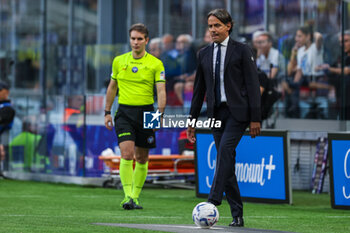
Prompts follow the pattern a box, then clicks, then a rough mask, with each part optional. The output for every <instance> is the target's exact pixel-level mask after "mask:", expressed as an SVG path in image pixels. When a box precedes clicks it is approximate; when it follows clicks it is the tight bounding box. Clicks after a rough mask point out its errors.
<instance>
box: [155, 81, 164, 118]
mask: <svg viewBox="0 0 350 233" xmlns="http://www.w3.org/2000/svg"><path fill="white" fill-rule="evenodd" d="M156 87H157V100H158V109H159V111H160V112H161V113H164V110H165V105H166V92H165V82H157V83H156Z"/></svg>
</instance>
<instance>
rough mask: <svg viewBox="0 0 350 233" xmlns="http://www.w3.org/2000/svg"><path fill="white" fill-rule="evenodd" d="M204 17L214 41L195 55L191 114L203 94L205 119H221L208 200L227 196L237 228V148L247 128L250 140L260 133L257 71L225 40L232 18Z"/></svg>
mask: <svg viewBox="0 0 350 233" xmlns="http://www.w3.org/2000/svg"><path fill="white" fill-rule="evenodd" d="M207 19H208V27H209V31H210V35H211V37H212V39H213V41H214V43H213V44H211V45H208V46H207V47H205V48H203V49H202V50H201V51H200V52H199V54H198V66H197V72H196V79H195V83H194V88H193V98H192V103H191V110H190V115H191V117H192V119H197V118H198V116H199V113H200V110H201V108H202V104H203V100H204V97H205V95H206V100H207V108H208V109H207V114H208V117H209V118H215V120H221V127H220V128H212V131H213V136H214V140H215V145H216V149H217V152H218V153H217V160H216V170H215V175H214V179H213V183H212V187H211V190H210V194H209V198H208V202H211V203H213V204H214V205H220V204H221V201H222V197H223V193H224V192H225V194H226V197H227V201H228V203H229V205H230V208H231V214H232V217H233V221H232V222H231V223H230V226H233V227H241V226H244V222H243V204H242V200H241V196H240V192H239V188H238V184H237V179H236V175H235V157H236V151H235V149H236V146H237V145H238V143H239V141H240V140H241V138H242V136H243V133H244V131H245V130H246V128H247V127H248V126H249V129H250V130H249V131H250V135H251V137H255V136H257V135H259V134H260V121H261V110H260V90H259V80H258V73H257V68H256V65H255V61H254V58H253V55H252V52H251V50H250V48H249V47H248V46H247V45H245V44H242V43H239V42H237V41H234V40H232V39H231V38H230V37H229V34H230V33H231V31H232V27H233V21H232V18H231V16H230V14H229V13H228V12H227V11H226V10H225V9H215V10H212V11H211V12H209V14H208V16H207ZM187 137H188V139H189V140H190V142H192V143H194V142H195V140H196V139H195V128H194V127H188V129H187Z"/></svg>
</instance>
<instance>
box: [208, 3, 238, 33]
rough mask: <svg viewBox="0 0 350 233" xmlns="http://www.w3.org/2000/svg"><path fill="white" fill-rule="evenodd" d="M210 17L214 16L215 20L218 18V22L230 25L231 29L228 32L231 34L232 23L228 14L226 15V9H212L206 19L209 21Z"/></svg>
mask: <svg viewBox="0 0 350 233" xmlns="http://www.w3.org/2000/svg"><path fill="white" fill-rule="evenodd" d="M210 16H215V17H216V18H218V20H220V21H221V22H223V23H224V24H227V23H231V28H230V30H229V32H228V33H229V34H231V32H232V29H233V25H234V22H233V20H232V17H231V15H230V13H228V11H227V10H226V9H214V10H212V11H210V12H209V13H208V15H207V19H209V17H210Z"/></svg>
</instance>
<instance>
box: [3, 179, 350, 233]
mask: <svg viewBox="0 0 350 233" xmlns="http://www.w3.org/2000/svg"><path fill="white" fill-rule="evenodd" d="M122 197H123V192H122V190H116V189H103V188H93V187H81V186H76V185H63V184H49V183H39V182H29V181H14V180H4V179H2V180H0V232H6V233H7V232H23V233H25V232H84V233H86V232H135V233H137V232H152V231H147V230H137V229H128V228H116V227H112V226H98V225H93V224H92V223H143V224H146V223H150V224H152V223H153V224H193V222H192V217H191V214H192V209H193V207H194V206H195V205H196V204H197V203H199V202H202V201H205V199H201V198H196V197H195V191H193V190H182V189H158V188H157V189H155V188H145V189H144V190H143V192H142V194H141V197H140V200H141V204H142V205H143V207H144V209H143V210H129V211H126V210H123V209H122V208H120V207H119V202H120V201H121V200H122ZM293 202H294V204H293V205H280V204H272V205H271V204H253V203H245V205H244V211H245V212H244V217H245V226H246V227H249V228H258V229H271V230H282V231H292V232H317V233H320V232H327V233H328V232H341V233H343V232H350V211H347V210H334V209H332V208H331V206H330V196H329V195H328V194H321V195H313V194H311V193H309V192H293ZM218 209H219V212H220V220H219V223H218V225H228V224H229V223H230V222H231V217H230V211H229V206H228V204H227V203H226V201H224V204H223V205H221V206H219V207H218ZM157 232H158V231H157Z"/></svg>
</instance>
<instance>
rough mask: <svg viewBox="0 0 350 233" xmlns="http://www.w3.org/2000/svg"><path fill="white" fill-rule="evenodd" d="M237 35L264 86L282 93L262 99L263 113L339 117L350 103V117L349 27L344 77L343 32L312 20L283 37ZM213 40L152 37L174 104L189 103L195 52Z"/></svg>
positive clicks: (348, 111) (151, 47) (151, 45)
mask: <svg viewBox="0 0 350 233" xmlns="http://www.w3.org/2000/svg"><path fill="white" fill-rule="evenodd" d="M238 40H239V41H241V42H244V43H248V44H250V45H251V48H252V50H253V51H254V52H255V54H256V60H255V61H256V64H257V67H258V69H259V79H260V83H261V91H262V94H263V93H264V90H265V91H267V93H266V95H268V94H269V93H270V94H271V92H276V93H277V94H275V95H274V98H269V97H266V98H262V100H263V103H262V105H263V106H264V105H265V106H268V111H269V112H268V113H266V114H267V115H266V116H265V117H263V118H265V119H266V118H268V117H271V116H274V115H276V114H283V115H284V116H285V117H288V118H311V119H340V115H339V114H340V108H341V107H342V106H346V111H345V117H346V119H350V106H349V103H348V102H347V101H348V100H350V95H349V92H344V91H343V90H349V88H350V85H349V83H350V81H349V77H348V76H349V75H350V30H348V31H345V35H344V45H345V46H344V54H345V56H344V64H345V66H344V67H345V68H344V77H345V80H344V81H343V80H342V78H341V77H342V75H341V74H342V69H341V64H342V60H341V43H342V37H341V34H340V33H339V34H332V35H326V34H321V33H320V32H317V31H315V30H314V29H313V26H312V24H310V25H306V26H302V27H300V28H299V29H298V30H297V31H296V32H292V33H291V34H290V35H286V36H283V37H281V38H277V37H276V36H274V35H273V34H272V33H270V32H268V31H263V30H259V31H256V32H254V33H253V34H252V35H251V37H250V38H239V39H238ZM210 43H211V37H210V34H209V31H208V30H207V31H206V32H205V35H203V38H202V40H201V41H194V40H193V38H192V37H191V35H188V34H181V35H178V36H177V37H175V36H173V35H171V34H166V35H164V36H163V37H161V38H152V39H151V40H150V43H149V45H148V51H149V52H150V53H151V54H153V55H154V56H156V57H158V58H159V59H161V60H162V61H163V63H164V66H165V72H166V78H167V104H168V105H169V106H180V107H181V106H183V107H184V108H187V107H189V106H190V101H191V99H192V89H193V82H194V79H195V70H196V62H197V61H196V55H197V52H198V51H199V50H200V49H201V48H203V47H204V46H206V45H208V44H210ZM344 85H345V86H344ZM343 92H344V93H343ZM342 95H345V97H344V98H343V96H342ZM264 101H265V103H264ZM344 101H345V103H343V102H344ZM269 105H271V107H269Z"/></svg>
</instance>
